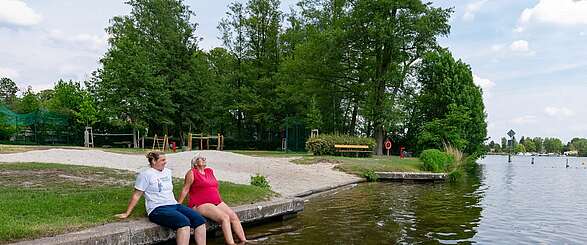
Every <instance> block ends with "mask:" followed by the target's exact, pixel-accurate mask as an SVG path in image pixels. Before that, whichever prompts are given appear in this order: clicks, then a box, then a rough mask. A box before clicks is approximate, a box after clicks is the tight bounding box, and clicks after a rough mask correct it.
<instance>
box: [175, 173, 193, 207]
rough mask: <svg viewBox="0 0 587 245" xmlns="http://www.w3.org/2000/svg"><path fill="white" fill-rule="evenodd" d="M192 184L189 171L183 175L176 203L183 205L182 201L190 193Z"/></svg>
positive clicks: (191, 175)
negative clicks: (181, 186)
mask: <svg viewBox="0 0 587 245" xmlns="http://www.w3.org/2000/svg"><path fill="white" fill-rule="evenodd" d="M192 183H194V174H192V170H191V169H190V170H188V172H187V173H186V174H185V179H184V182H183V188H182V189H181V193H179V198H178V199H177V202H179V203H180V204H182V203H183V200H184V199H185V197H186V196H187V195H188V193H189V192H190V187H191V186H192Z"/></svg>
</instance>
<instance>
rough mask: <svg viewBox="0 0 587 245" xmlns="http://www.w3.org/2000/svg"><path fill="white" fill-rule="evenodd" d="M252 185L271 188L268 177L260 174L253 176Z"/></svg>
mask: <svg viewBox="0 0 587 245" xmlns="http://www.w3.org/2000/svg"><path fill="white" fill-rule="evenodd" d="M251 185H254V186H258V187H261V188H267V189H269V188H271V186H270V185H269V181H267V178H266V177H265V176H263V175H260V174H256V175H255V176H251Z"/></svg>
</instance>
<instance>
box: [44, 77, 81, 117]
mask: <svg viewBox="0 0 587 245" xmlns="http://www.w3.org/2000/svg"><path fill="white" fill-rule="evenodd" d="M82 99H83V92H82V89H81V85H80V83H79V82H74V81H69V82H65V81H63V80H59V81H57V83H56V84H55V86H54V87H53V89H52V90H51V95H50V97H49V98H47V109H48V110H49V111H52V112H56V113H59V114H61V115H64V116H68V117H70V118H73V117H74V116H75V113H76V112H77V111H78V110H79V107H80V104H81V103H82Z"/></svg>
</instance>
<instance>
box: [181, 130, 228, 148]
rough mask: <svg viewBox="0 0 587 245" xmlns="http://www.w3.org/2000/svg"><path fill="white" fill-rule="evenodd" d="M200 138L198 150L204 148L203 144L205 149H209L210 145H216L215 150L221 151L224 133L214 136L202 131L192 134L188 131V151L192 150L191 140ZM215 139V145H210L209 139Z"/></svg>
mask: <svg viewBox="0 0 587 245" xmlns="http://www.w3.org/2000/svg"><path fill="white" fill-rule="evenodd" d="M194 139H195V140H200V148H199V149H200V150H203V149H204V146H206V149H207V150H210V146H212V147H216V150H218V151H221V150H223V149H224V135H222V134H217V135H216V136H208V135H205V134H203V133H201V134H192V133H189V134H188V151H191V150H192V146H193V145H192V143H193V140H194ZM211 139H212V140H216V145H210V140H211Z"/></svg>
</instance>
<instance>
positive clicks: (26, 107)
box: [14, 86, 41, 114]
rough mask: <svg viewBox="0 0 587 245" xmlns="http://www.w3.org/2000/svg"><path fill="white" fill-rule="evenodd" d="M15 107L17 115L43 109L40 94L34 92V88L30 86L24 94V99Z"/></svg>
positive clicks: (17, 102) (19, 100)
mask: <svg viewBox="0 0 587 245" xmlns="http://www.w3.org/2000/svg"><path fill="white" fill-rule="evenodd" d="M14 107H15V111H16V112H17V113H22V114H24V113H31V112H35V111H38V110H39V109H40V108H41V100H40V99H39V96H38V94H37V93H35V92H34V91H33V88H32V87H30V86H29V87H28V88H27V90H25V91H24V93H23V94H22V97H21V98H19V99H18V100H17V101H16V104H15V106H14Z"/></svg>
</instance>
